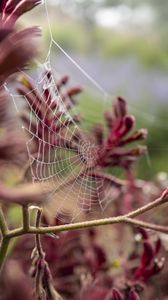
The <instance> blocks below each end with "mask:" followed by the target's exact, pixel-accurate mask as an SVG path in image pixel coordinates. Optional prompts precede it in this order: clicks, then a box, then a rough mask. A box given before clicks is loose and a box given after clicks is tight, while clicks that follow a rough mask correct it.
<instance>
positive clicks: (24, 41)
mask: <svg viewBox="0 0 168 300" xmlns="http://www.w3.org/2000/svg"><path fill="white" fill-rule="evenodd" d="M2 30H3V33H4V29H2ZM39 34H40V30H39V28H38V27H32V28H27V29H24V30H21V31H19V32H15V31H14V32H13V31H11V32H9V31H7V32H6V38H5V37H4V36H3V40H2V41H1V43H0V65H1V68H0V86H1V85H2V84H3V83H4V82H5V80H6V79H7V78H8V76H9V75H11V74H13V73H15V72H18V71H20V70H21V69H23V68H25V67H26V66H27V63H28V62H29V61H30V59H32V58H33V57H34V56H35V55H37V49H36V47H35V46H34V41H33V39H34V38H35V37H37V36H39ZM0 35H1V30H0Z"/></svg>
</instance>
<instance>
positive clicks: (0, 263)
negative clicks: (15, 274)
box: [0, 237, 10, 270]
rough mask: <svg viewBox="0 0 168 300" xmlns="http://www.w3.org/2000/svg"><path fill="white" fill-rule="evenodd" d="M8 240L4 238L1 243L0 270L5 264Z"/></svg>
mask: <svg viewBox="0 0 168 300" xmlns="http://www.w3.org/2000/svg"><path fill="white" fill-rule="evenodd" d="M9 242H10V238H8V237H4V238H3V239H2V242H1V247H0V270H2V267H3V264H4V262H5V259H6V256H7V251H8V246H9Z"/></svg>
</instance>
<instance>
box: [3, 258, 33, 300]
mask: <svg viewBox="0 0 168 300" xmlns="http://www.w3.org/2000/svg"><path fill="white" fill-rule="evenodd" d="M30 286H31V279H30V278H28V277H27V276H26V275H25V273H24V271H23V269H22V267H21V265H20V264H19V262H16V261H15V260H10V259H9V260H8V261H7V262H6V264H5V266H4V270H3V273H2V274H1V276H0V299H1V300H13V299H16V300H23V299H24V300H32V292H31V289H30Z"/></svg>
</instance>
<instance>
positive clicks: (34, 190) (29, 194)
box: [0, 182, 49, 205]
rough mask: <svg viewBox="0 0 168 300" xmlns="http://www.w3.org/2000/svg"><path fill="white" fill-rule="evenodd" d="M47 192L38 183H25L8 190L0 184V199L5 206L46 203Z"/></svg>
mask: <svg viewBox="0 0 168 300" xmlns="http://www.w3.org/2000/svg"><path fill="white" fill-rule="evenodd" d="M48 197H49V191H48V190H47V189H46V190H45V189H42V188H41V184H40V183H35V184H33V183H25V184H20V185H17V186H15V187H12V188H9V187H7V186H5V185H4V184H3V183H2V182H0V199H1V201H3V202H4V203H6V204H12V203H19V204H23V205H24V204H30V203H33V204H34V203H36V204H39V203H42V202H47V200H48Z"/></svg>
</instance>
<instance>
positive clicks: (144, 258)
mask: <svg viewBox="0 0 168 300" xmlns="http://www.w3.org/2000/svg"><path fill="white" fill-rule="evenodd" d="M139 232H140V235H141V243H138V244H137V242H136V248H135V249H136V250H135V251H134V252H133V253H132V255H131V256H130V261H133V260H136V261H138V263H137V264H138V265H137V266H135V267H134V268H133V269H131V270H130V272H131V273H130V278H131V280H133V281H142V282H143V281H144V282H147V280H149V279H150V278H151V277H152V276H154V275H157V274H158V273H160V272H161V270H162V269H163V267H164V261H165V259H164V258H163V257H161V258H158V254H159V252H160V250H161V246H162V244H161V240H160V238H158V239H157V240H156V242H151V240H150V237H149V234H148V232H147V231H146V230H144V229H139ZM138 245H139V246H140V245H141V246H142V247H143V248H141V247H140V249H141V251H140V252H139V247H137V246H138ZM142 250H143V251H142Z"/></svg>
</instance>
